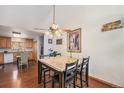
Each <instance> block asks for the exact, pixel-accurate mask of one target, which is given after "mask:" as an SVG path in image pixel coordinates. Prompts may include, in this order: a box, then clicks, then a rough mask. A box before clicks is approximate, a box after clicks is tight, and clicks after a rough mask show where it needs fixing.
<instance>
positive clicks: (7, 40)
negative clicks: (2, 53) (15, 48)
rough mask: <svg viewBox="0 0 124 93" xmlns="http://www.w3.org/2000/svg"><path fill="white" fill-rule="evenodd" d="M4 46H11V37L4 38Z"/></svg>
mask: <svg viewBox="0 0 124 93" xmlns="http://www.w3.org/2000/svg"><path fill="white" fill-rule="evenodd" d="M6 48H11V38H10V37H7V38H6Z"/></svg>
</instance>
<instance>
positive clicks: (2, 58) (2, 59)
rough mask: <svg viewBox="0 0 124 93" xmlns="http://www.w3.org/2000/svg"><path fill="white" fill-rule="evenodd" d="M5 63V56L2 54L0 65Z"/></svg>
mask: <svg viewBox="0 0 124 93" xmlns="http://www.w3.org/2000/svg"><path fill="white" fill-rule="evenodd" d="M3 63H4V54H3V53H0V64H3Z"/></svg>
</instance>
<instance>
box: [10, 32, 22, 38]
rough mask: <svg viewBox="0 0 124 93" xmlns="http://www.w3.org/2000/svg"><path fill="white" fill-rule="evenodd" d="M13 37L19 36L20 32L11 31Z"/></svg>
mask: <svg viewBox="0 0 124 93" xmlns="http://www.w3.org/2000/svg"><path fill="white" fill-rule="evenodd" d="M12 34H13V36H14V37H20V36H21V32H12Z"/></svg>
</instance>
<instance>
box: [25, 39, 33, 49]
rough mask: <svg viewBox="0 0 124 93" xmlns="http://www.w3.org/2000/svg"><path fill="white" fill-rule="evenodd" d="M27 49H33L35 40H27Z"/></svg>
mask: <svg viewBox="0 0 124 93" xmlns="http://www.w3.org/2000/svg"><path fill="white" fill-rule="evenodd" d="M25 43H26V48H32V47H33V39H26V42H25Z"/></svg>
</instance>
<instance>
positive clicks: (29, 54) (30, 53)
mask: <svg viewBox="0 0 124 93" xmlns="http://www.w3.org/2000/svg"><path fill="white" fill-rule="evenodd" d="M28 60H32V52H29V53H28Z"/></svg>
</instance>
